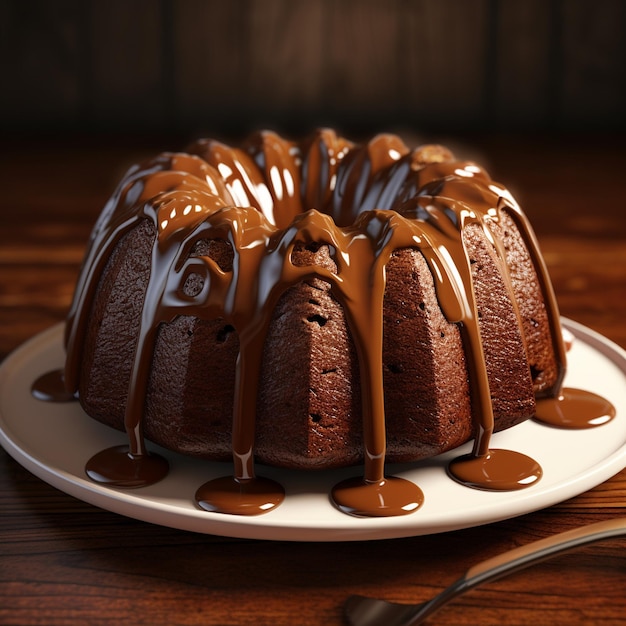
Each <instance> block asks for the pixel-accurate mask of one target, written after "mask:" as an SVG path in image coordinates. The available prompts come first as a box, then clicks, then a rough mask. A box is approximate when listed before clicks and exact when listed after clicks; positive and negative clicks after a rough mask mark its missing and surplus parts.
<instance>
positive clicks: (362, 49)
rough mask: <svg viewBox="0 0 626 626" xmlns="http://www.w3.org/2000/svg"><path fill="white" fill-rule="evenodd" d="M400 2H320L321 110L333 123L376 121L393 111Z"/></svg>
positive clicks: (397, 92)
mask: <svg viewBox="0 0 626 626" xmlns="http://www.w3.org/2000/svg"><path fill="white" fill-rule="evenodd" d="M402 5H403V3H402V2H397V1H395V2H394V1H390V2H384V3H383V2H377V1H376V0H367V1H359V0H345V1H343V2H332V1H329V2H327V3H326V6H325V13H326V15H325V27H324V33H323V37H324V41H323V49H322V54H323V68H322V71H323V89H322V93H321V94H320V98H321V102H323V104H324V106H323V108H322V111H323V113H324V114H326V115H328V116H329V117H330V118H331V119H332V120H333V122H334V123H339V124H344V125H345V124H348V125H350V124H351V123H352V122H354V121H356V122H357V124H358V123H360V121H361V120H365V121H368V122H370V123H371V122H374V123H377V122H379V121H380V120H382V119H383V118H384V119H387V120H388V119H389V117H390V116H391V114H392V113H394V112H396V113H397V111H398V109H399V108H400V106H399V101H398V98H399V95H400V89H399V82H398V79H399V78H401V67H402V64H399V63H398V50H399V46H400V43H401V42H400V40H399V38H400V35H401V31H402V28H401V23H400V20H401V18H402V13H401V10H400V9H401V6H402Z"/></svg>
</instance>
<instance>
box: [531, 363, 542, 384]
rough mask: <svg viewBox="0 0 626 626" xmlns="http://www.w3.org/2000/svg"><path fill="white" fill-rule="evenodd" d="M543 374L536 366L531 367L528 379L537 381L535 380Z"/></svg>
mask: <svg viewBox="0 0 626 626" xmlns="http://www.w3.org/2000/svg"><path fill="white" fill-rule="evenodd" d="M542 373H543V370H542V369H540V368H538V367H537V366H536V365H532V364H531V366H530V377H531V378H532V379H533V381H535V380H537V378H539V376H541V374H542Z"/></svg>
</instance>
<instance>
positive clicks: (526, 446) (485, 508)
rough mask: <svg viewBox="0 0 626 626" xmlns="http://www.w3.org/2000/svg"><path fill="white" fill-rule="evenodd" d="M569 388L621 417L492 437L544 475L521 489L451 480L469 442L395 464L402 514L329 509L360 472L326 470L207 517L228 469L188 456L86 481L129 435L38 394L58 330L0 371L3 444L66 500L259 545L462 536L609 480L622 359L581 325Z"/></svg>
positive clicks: (620, 439)
mask: <svg viewBox="0 0 626 626" xmlns="http://www.w3.org/2000/svg"><path fill="white" fill-rule="evenodd" d="M564 325H565V327H566V328H568V329H569V330H570V331H571V332H572V333H573V334H574V336H575V337H576V340H575V342H574V346H573V348H572V350H571V352H570V353H569V358H568V362H569V368H568V374H567V378H566V381H565V382H566V385H567V386H570V387H579V388H584V389H588V390H590V391H594V392H596V393H599V394H600V395H602V396H604V397H606V398H608V399H609V400H610V401H611V402H612V403H613V404H614V405H615V407H616V409H617V417H616V418H615V419H614V420H613V421H612V422H609V423H608V424H605V425H604V426H600V427H597V428H594V429H590V430H582V431H576V430H574V431H568V430H560V429H556V428H550V427H548V426H544V425H541V424H539V423H535V422H533V421H528V422H525V423H523V424H521V425H519V426H516V427H515V428H512V429H510V430H508V431H504V432H501V433H498V434H496V435H495V436H494V438H493V447H497V448H510V449H513V450H517V451H519V452H523V453H525V454H528V455H530V456H532V457H533V458H535V459H536V460H537V461H539V463H540V464H541V465H542V467H543V470H544V475H543V477H542V479H541V480H540V481H539V483H537V484H536V485H534V486H532V487H529V488H528V489H525V490H523V491H516V492H504V493H492V492H484V491H477V490H473V489H469V488H466V487H463V486H462V485H459V484H457V483H456V482H454V481H452V480H451V479H450V478H448V476H447V475H446V471H445V466H446V462H447V461H448V460H449V459H450V458H451V457H454V456H456V455H458V454H459V453H460V452H463V451H469V450H470V445H469V444H467V445H466V446H464V447H462V448H460V449H459V450H455V451H453V452H449V453H446V454H444V455H441V456H439V457H437V458H435V459H431V460H429V461H427V462H422V463H419V464H413V465H410V466H409V465H403V466H390V467H389V468H388V473H394V474H395V475H398V476H403V477H405V478H408V479H409V480H412V481H414V482H415V483H417V484H418V485H419V486H420V487H421V488H422V490H423V492H424V495H425V502H424V505H423V506H422V507H421V508H420V509H418V510H417V511H416V512H414V513H412V514H410V515H406V516H402V517H388V518H373V519H367V518H355V517H351V516H348V515H345V514H343V513H341V512H339V511H338V510H337V509H335V508H334V507H333V505H332V504H331V503H330V500H329V497H328V494H329V491H330V489H331V488H332V486H333V485H334V484H335V483H337V482H338V481H339V480H341V479H342V478H344V477H347V476H352V475H356V474H358V473H359V472H360V471H361V468H352V469H348V470H345V471H344V470H342V471H332V472H331V471H327V472H321V473H311V472H292V471H285V470H277V469H273V468H259V474H260V475H266V476H268V477H273V478H275V479H277V480H279V482H281V483H282V484H283V485H284V487H285V489H286V494H287V495H286V498H285V501H284V502H283V503H282V504H281V505H280V506H279V507H278V508H276V509H275V510H273V511H271V512H269V513H267V514H265V515H261V516H256V517H242V516H231V515H221V514H219V513H208V512H206V511H203V510H201V509H199V508H198V507H197V506H196V505H195V504H194V500H193V498H194V493H195V490H196V489H197V487H199V486H200V485H201V484H202V483H204V482H205V481H207V480H209V479H210V478H214V477H217V476H221V475H229V474H230V473H231V468H230V466H229V465H228V464H220V463H209V462H206V461H201V460H198V459H192V458H188V457H184V456H181V455H178V454H175V453H172V452H169V451H166V450H163V449H161V448H157V447H156V446H153V447H152V449H154V450H157V451H159V452H160V454H162V455H163V456H165V457H167V458H168V460H169V462H170V467H171V471H170V474H169V475H168V476H167V478H166V479H164V480H163V481H161V482H160V483H158V484H156V485H152V486H150V487H145V488H142V489H136V490H128V491H124V490H117V489H111V488H107V487H103V486H101V485H98V484H95V483H93V482H91V481H90V480H89V479H88V478H87V477H86V476H85V473H84V466H85V462H86V461H87V459H89V458H90V457H91V456H92V455H93V454H94V453H96V452H98V451H99V450H102V449H103V448H106V447H108V446H112V445H117V444H123V443H125V442H126V437H125V435H124V434H123V433H119V432H117V431H114V430H112V429H110V428H108V427H106V426H103V425H101V424H99V423H98V422H96V421H94V420H92V419H90V418H88V417H86V416H85V414H84V413H83V411H82V410H81V408H80V406H79V405H78V403H69V404H54V403H47V402H41V401H38V400H36V399H35V398H33V397H32V395H31V393H30V386H31V384H32V382H33V381H34V380H35V378H37V377H38V376H39V375H41V374H43V373H45V372H47V371H50V370H52V369H56V368H59V367H61V366H62V364H63V360H64V351H63V348H62V335H63V331H62V326H55V327H54V328H51V329H50V330H48V331H45V332H43V333H41V334H40V335H37V336H36V337H34V338H33V339H31V340H30V341H28V342H27V343H25V344H24V345H23V346H22V347H20V348H19V349H17V350H16V351H15V352H14V353H13V354H11V355H10V356H9V357H8V358H7V359H6V360H5V361H4V363H3V364H2V365H1V366H0V444H2V446H3V447H4V448H5V449H6V450H7V452H8V453H9V454H11V456H13V457H14V458H15V459H16V460H17V461H18V462H19V463H21V464H22V465H23V466H24V467H25V468H27V469H28V470H30V471H31V472H32V473H33V474H35V475H36V476H38V477H39V478H41V479H43V480H44V481H46V482H47V483H49V484H51V485H53V486H54V487H57V488H58V489H61V490H62V491H64V492H66V493H68V494H70V495H72V496H74V497H76V498H79V499H81V500H84V501H85V502H89V503H91V504H94V505H96V506H99V507H102V508H104V509H107V510H110V511H114V512H116V513H120V514H122V515H127V516H129V517H133V518H136V519H140V520H144V521H147V522H152V523H155V524H161V525H164V526H171V527H174V528H179V529H183V530H190V531H195V532H200V533H210V534H216V535H225V536H231V537H244V538H252V539H275V540H293V541H348V540H365V539H386V538H394V537H408V536H413V535H425V534H430V533H437V532H443V531H448V530H456V529H459V528H467V527H470V526H477V525H480V524H487V523H490V522H495V521H498V520H502V519H506V518H510V517H514V516H516V515H522V514H524V513H528V512H530V511H534V510H537V509H541V508H544V507H547V506H550V505H552V504H555V503H557V502H561V501H563V500H566V499H568V498H571V497H573V496H575V495H578V494H579V493H582V492H584V491H586V490H588V489H590V488H592V487H594V486H596V485H598V484H600V483H601V482H603V481H605V480H607V479H608V478H610V477H611V476H613V475H614V474H616V473H618V472H619V471H620V470H621V469H622V468H624V467H626V351H624V350H622V349H621V348H620V347H619V346H617V345H615V344H614V343H611V342H610V341H609V340H607V339H606V338H604V337H602V336H601V335H598V334H597V333H594V332H593V331H591V330H589V329H588V328H586V327H584V326H581V325H580V324H577V323H575V322H571V321H568V320H564Z"/></svg>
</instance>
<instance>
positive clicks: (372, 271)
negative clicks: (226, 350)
mask: <svg viewBox="0 0 626 626" xmlns="http://www.w3.org/2000/svg"><path fill="white" fill-rule="evenodd" d="M190 150H191V151H192V152H194V153H196V154H198V155H200V157H202V158H199V157H197V156H189V155H175V154H164V155H161V156H160V157H157V158H156V159H154V160H153V161H151V162H149V163H147V164H145V165H143V166H140V167H135V168H133V169H131V170H130V171H129V173H128V175H127V177H126V178H125V180H124V181H123V182H122V184H121V185H120V187H119V188H118V190H117V191H116V193H115V194H114V196H113V197H112V199H111V201H110V202H109V204H108V205H107V207H106V208H105V210H104V212H103V214H102V216H101V218H100V220H99V221H98V224H97V225H96V228H95V229H94V233H93V239H92V242H91V245H90V249H89V252H88V254H87V258H86V262H85V265H84V268H83V271H82V274H81V278H80V280H79V283H78V286H77V289H76V294H75V298H74V303H73V306H72V310H71V312H70V315H69V317H68V325H67V351H68V358H67V364H66V368H65V379H66V385H67V389H68V390H69V391H71V392H72V393H73V392H74V391H75V390H76V389H78V383H79V373H80V361H81V346H82V343H83V339H84V336H85V333H86V327H87V319H88V317H89V312H90V302H91V301H92V299H93V294H94V292H95V290H96V288H97V285H98V282H99V280H100V277H101V275H102V274H103V272H104V266H105V263H106V261H107V259H108V257H109V256H110V254H111V252H112V250H113V248H114V247H115V245H116V244H117V242H118V241H119V240H120V238H121V237H122V236H124V235H125V234H126V233H128V232H129V231H130V230H132V229H133V228H135V227H136V226H137V225H138V224H139V223H140V222H141V221H142V220H148V221H150V222H151V223H152V225H153V227H154V230H155V231H156V233H157V235H156V237H155V240H154V242H153V245H152V258H151V272H150V278H149V281H148V285H147V289H146V295H145V300H144V303H143V311H142V316H141V322H140V330H139V334H138V338H137V345H136V348H135V357H134V362H133V365H132V371H131V377H130V380H129V386H128V402H127V405H126V413H125V427H126V431H127V434H128V437H129V448H121V449H119V448H118V449H113V450H111V451H104V452H102V453H100V454H99V455H96V456H95V457H94V458H93V459H92V460H91V461H90V462H89V464H88V473H89V475H90V476H91V477H92V478H93V479H94V480H98V481H101V482H105V483H107V484H113V485H117V486H131V487H132V486H140V485H144V484H148V483H149V482H151V481H153V480H156V479H159V478H160V477H162V475H163V474H164V472H165V471H166V465H165V462H164V461H162V460H160V459H159V458H158V457H154V456H153V455H151V454H149V453H148V452H147V450H146V447H145V444H144V440H143V432H142V431H143V428H142V424H143V413H144V406H145V403H146V396H147V391H148V375H149V371H150V364H151V359H152V353H153V348H154V345H155V341H156V338H157V335H158V332H159V326H160V325H161V324H162V323H166V322H169V321H172V320H173V319H174V318H175V317H177V316H179V315H191V316H195V317H197V318H200V319H206V320H208V319H216V318H221V319H223V320H224V321H225V323H227V324H229V325H230V326H232V327H233V328H235V329H236V331H237V333H238V336H239V346H240V351H239V357H238V360H237V365H236V387H235V400H234V406H233V417H232V431H233V432H232V453H233V462H234V474H233V476H230V477H224V478H219V479H217V480H214V481H210V482H208V483H206V484H205V485H203V486H201V487H200V488H199V489H198V492H197V494H196V499H197V501H198V503H199V505H200V506H201V507H202V508H205V509H207V510H211V511H221V512H225V513H234V514H243V515H248V514H259V513H264V512H267V511H269V510H271V509H272V508H274V507H275V506H277V505H278V504H280V502H281V501H282V499H283V497H284V492H283V489H282V487H281V486H280V485H278V484H276V483H274V482H273V481H269V480H267V479H264V478H260V477H257V476H256V474H255V467H254V441H255V423H256V398H257V391H258V385H259V379H260V368H261V358H262V352H263V346H264V342H265V337H266V334H267V331H268V328H269V324H270V321H271V318H272V313H273V311H274V308H275V306H276V304H277V302H278V300H279V298H280V297H281V295H282V294H283V293H284V292H285V291H286V290H287V289H289V288H290V287H291V286H293V285H295V284H296V283H298V282H300V281H304V280H310V279H314V278H317V279H322V280H324V281H326V282H327V283H328V284H329V285H330V288H331V291H332V294H333V295H334V297H335V298H336V300H337V301H338V302H339V303H340V304H341V305H342V308H343V311H344V313H345V317H346V320H347V323H348V326H349V329H350V333H351V335H352V339H353V341H354V344H355V347H356V352H357V356H358V361H359V368H360V375H361V390H362V402H361V404H362V412H363V414H362V421H363V439H364V458H365V468H364V475H363V477H362V478H357V479H353V480H350V481H347V482H345V483H341V484H339V485H337V486H336V487H335V488H334V489H333V492H332V498H333V501H334V502H335V504H336V506H337V507H338V508H340V509H341V510H343V511H345V512H348V513H351V514H354V515H370V516H378V515H400V514H405V513H410V512H412V511H414V510H416V509H417V508H418V507H419V506H420V505H421V503H422V501H423V494H422V492H421V490H420V489H419V487H417V486H416V485H413V484H412V483H409V482H407V481H404V480H401V479H397V478H394V477H387V476H386V475H385V449H386V435H385V409H384V394H383V371H382V334H383V314H382V311H383V298H384V293H385V272H386V266H387V263H388V262H389V259H390V258H391V255H392V253H393V252H394V250H398V249H402V248H415V249H417V250H419V251H420V252H421V254H422V255H423V256H424V258H425V260H426V262H427V263H428V266H429V267H430V269H431V272H432V276H433V280H434V283H435V289H436V292H437V296H438V299H439V302H440V306H441V310H442V311H443V314H444V315H445V317H446V318H447V320H448V321H449V322H452V323H457V324H458V325H459V328H460V330H461V335H462V338H463V343H464V345H465V348H466V355H467V359H466V360H467V365H468V374H469V380H470V387H471V388H472V390H473V393H472V413H473V417H474V422H475V433H476V437H475V442H474V449H473V451H472V453H471V455H469V456H468V457H464V458H460V459H457V460H455V461H454V462H453V463H451V465H450V467H449V472H450V474H451V475H452V476H453V477H454V478H455V479H456V480H459V481H461V482H463V483H464V484H468V485H471V486H475V487H478V488H481V489H495V490H501V489H518V488H522V487H525V486H528V485H529V484H532V483H533V482H536V480H538V479H539V477H540V476H541V468H540V467H539V466H538V464H537V463H536V462H535V461H533V460H532V459H529V458H528V457H526V456H524V455H521V454H518V453H516V452H513V451H508V450H492V449H491V448H490V447H489V444H490V437H491V434H492V432H493V428H494V418H493V409H492V403H491V393H490V388H489V380H488V377H487V370H486V364H485V357H484V353H483V349H482V339H481V335H480V324H479V315H478V309H477V305H476V301H475V295H474V289H473V276H472V267H471V260H470V258H469V256H468V252H467V248H466V246H465V244H464V232H465V231H466V229H467V228H468V227H472V228H475V227H477V228H478V229H480V231H481V232H482V233H483V235H484V237H485V239H486V240H487V241H491V242H492V243H493V244H494V251H495V252H494V253H495V255H496V257H498V258H499V259H500V261H501V264H502V267H503V271H504V276H505V280H506V282H507V284H508V287H509V290H510V292H511V301H512V302H513V303H514V302H515V297H514V295H513V288H512V285H511V279H510V277H509V278H507V274H506V271H505V268H506V262H505V255H506V252H505V251H504V250H503V249H502V247H501V246H500V245H498V244H497V243H496V242H497V237H495V236H494V232H493V228H494V225H497V224H498V222H499V220H500V219H501V215H502V212H503V211H506V212H507V214H510V215H511V216H513V217H514V220H515V223H516V224H517V225H518V227H519V229H520V232H521V233H522V236H523V237H524V239H525V241H526V243H527V245H528V250H529V253H530V255H531V258H532V263H533V265H534V267H535V269H536V272H537V275H538V277H539V282H540V285H541V289H542V292H543V294H544V296H545V300H546V309H547V314H548V317H549V319H550V323H551V335H552V339H553V342H554V343H555V348H556V352H557V355H558V356H557V359H558V360H559V368H560V369H559V371H560V372H561V374H560V379H559V381H558V384H557V385H555V387H554V389H552V390H551V393H552V396H553V397H558V393H557V392H558V391H559V390H560V382H561V380H562V374H563V373H564V371H565V352H564V350H563V348H562V345H561V335H560V328H559V319H558V310H557V307H556V301H555V299H554V294H553V293H552V290H551V287H550V282H549V280H548V277H547V271H546V270H545V265H544V264H543V262H542V260H541V256H540V254H539V251H538V247H537V244H536V241H535V239H534V235H533V234H532V230H531V229H530V226H529V225H528V223H527V221H526V219H525V217H524V216H523V214H522V213H521V211H520V210H519V207H517V205H516V204H515V202H514V200H513V199H512V198H511V197H510V195H509V194H508V193H507V192H506V190H504V189H503V188H501V187H500V186H498V185H497V184H495V183H493V182H492V181H491V180H490V179H489V177H488V176H487V174H486V173H485V172H484V170H482V169H481V168H479V167H477V166H476V165H475V164H473V163H469V162H456V161H454V160H453V157H452V155H451V154H450V153H449V152H448V151H447V150H446V149H445V148H442V147H440V146H422V147H421V148H418V149H417V150H415V151H413V152H409V151H408V148H406V146H405V145H404V144H403V143H402V142H401V141H400V140H399V139H398V138H397V137H395V136H392V135H381V136H379V137H377V138H375V139H374V140H372V141H371V142H370V143H369V144H368V145H366V146H363V147H358V146H353V145H352V144H351V143H349V142H347V141H346V140H344V139H341V138H338V137H337V136H336V135H335V134H334V132H332V131H329V130H322V131H318V132H317V133H316V134H315V135H314V136H313V137H312V138H311V139H309V140H308V141H306V142H304V143H302V144H301V145H297V144H294V143H291V142H288V141H285V140H283V139H281V138H280V137H278V136H277V135H275V134H274V133H261V134H258V135H256V136H255V137H253V138H252V139H251V140H250V141H249V142H248V143H247V144H246V146H245V149H235V148H230V147H228V146H225V145H224V144H221V143H218V142H215V141H209V140H203V141H199V142H197V143H196V144H194V145H193V146H192V147H191V149H190ZM310 207H314V208H310ZM309 208H310V210H306V209H309ZM390 209H392V210H390ZM207 240H221V241H223V242H226V243H227V244H228V245H230V247H231V249H232V255H233V261H232V267H231V268H230V269H223V268H222V267H220V266H219V265H218V263H217V262H216V261H215V260H214V259H213V258H211V257H210V256H192V252H193V251H194V250H195V249H196V246H197V244H198V243H199V242H201V241H207ZM301 244H303V245H305V246H307V245H314V246H322V245H325V246H328V249H329V251H330V254H331V256H332V258H333V261H334V262H335V265H336V270H335V271H330V270H329V269H325V268H323V267H320V266H315V265H296V264H294V262H293V261H292V253H293V251H294V249H295V248H296V247H297V246H298V245H301ZM192 275H193V276H196V277H199V278H200V285H201V286H200V288H199V289H198V290H197V293H195V294H194V295H189V294H187V293H186V292H185V290H184V286H185V284H186V282H187V280H188V279H189V278H190V277H191V276H192ZM518 316H519V311H518Z"/></svg>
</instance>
